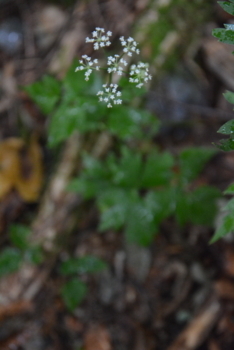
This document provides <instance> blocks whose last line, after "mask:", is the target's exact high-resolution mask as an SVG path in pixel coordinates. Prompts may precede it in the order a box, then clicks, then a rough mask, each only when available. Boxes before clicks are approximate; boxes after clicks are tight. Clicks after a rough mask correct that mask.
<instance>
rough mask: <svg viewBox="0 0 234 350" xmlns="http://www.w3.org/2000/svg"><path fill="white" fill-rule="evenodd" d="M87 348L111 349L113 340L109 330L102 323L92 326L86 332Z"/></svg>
mask: <svg viewBox="0 0 234 350" xmlns="http://www.w3.org/2000/svg"><path fill="white" fill-rule="evenodd" d="M84 345H85V346H84V347H85V350H111V349H112V346H111V340H110V334H109V332H108V330H107V329H106V328H105V327H104V326H101V325H98V326H93V327H91V328H90V329H89V330H88V331H87V333H86V334H85V339H84Z"/></svg>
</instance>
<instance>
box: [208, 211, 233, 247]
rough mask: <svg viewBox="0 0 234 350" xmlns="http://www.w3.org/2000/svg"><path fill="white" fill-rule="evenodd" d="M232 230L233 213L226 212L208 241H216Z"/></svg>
mask: <svg viewBox="0 0 234 350" xmlns="http://www.w3.org/2000/svg"><path fill="white" fill-rule="evenodd" d="M233 230H234V215H233V213H230V214H228V215H227V216H225V217H224V219H223V222H222V224H221V226H220V227H219V228H218V229H217V230H216V231H215V234H214V235H213V237H212V238H211V240H210V243H214V242H216V241H218V240H219V239H220V238H222V237H224V236H225V235H227V234H228V233H230V232H232V231H233Z"/></svg>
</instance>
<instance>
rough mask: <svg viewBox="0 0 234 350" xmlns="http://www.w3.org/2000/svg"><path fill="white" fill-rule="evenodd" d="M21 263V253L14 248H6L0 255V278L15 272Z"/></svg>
mask: <svg viewBox="0 0 234 350" xmlns="http://www.w3.org/2000/svg"><path fill="white" fill-rule="evenodd" d="M21 262H22V255H21V253H20V252H19V251H18V250H16V249H14V248H6V249H4V250H3V251H2V252H1V253H0V276H3V275H7V274H10V273H13V272H15V271H17V270H18V269H19V267H20V264H21Z"/></svg>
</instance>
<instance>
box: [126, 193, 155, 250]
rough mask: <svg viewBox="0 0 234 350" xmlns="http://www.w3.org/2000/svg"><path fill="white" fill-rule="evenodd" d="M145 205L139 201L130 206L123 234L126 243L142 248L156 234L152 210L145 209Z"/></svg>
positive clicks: (142, 201)
mask: <svg viewBox="0 0 234 350" xmlns="http://www.w3.org/2000/svg"><path fill="white" fill-rule="evenodd" d="M145 204H146V203H145V201H144V200H140V199H139V201H138V202H136V203H133V204H132V205H131V207H130V208H129V211H128V216H127V222H126V227H125V232H124V233H125V237H126V239H127V241H128V242H133V243H137V244H139V245H142V246H148V245H149V244H150V243H151V242H152V240H153V238H154V236H155V234H156V233H157V232H158V226H157V224H156V223H155V221H154V213H153V210H152V208H149V207H146V205H145Z"/></svg>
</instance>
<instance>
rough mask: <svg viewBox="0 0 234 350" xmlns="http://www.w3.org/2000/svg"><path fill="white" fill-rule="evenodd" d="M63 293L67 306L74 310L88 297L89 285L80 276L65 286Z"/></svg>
mask: <svg viewBox="0 0 234 350" xmlns="http://www.w3.org/2000/svg"><path fill="white" fill-rule="evenodd" d="M61 294H62V298H63V301H64V303H65V305H66V306H67V308H68V309H69V310H70V311H73V310H74V309H75V308H76V307H77V306H78V305H79V304H80V303H81V302H82V301H83V300H84V298H85V297H86V294H87V286H86V284H85V283H83V282H82V281H81V280H79V279H78V278H73V279H72V280H70V281H68V282H67V283H66V284H65V285H64V286H63V288H62V290H61Z"/></svg>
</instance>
